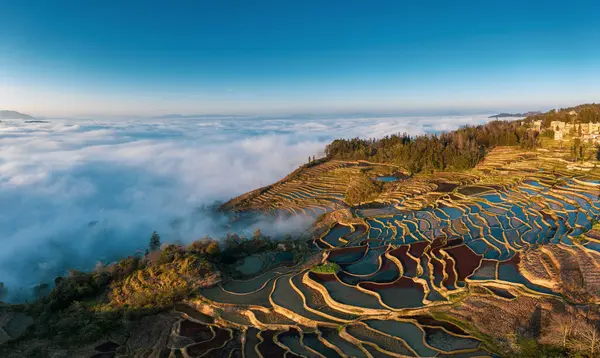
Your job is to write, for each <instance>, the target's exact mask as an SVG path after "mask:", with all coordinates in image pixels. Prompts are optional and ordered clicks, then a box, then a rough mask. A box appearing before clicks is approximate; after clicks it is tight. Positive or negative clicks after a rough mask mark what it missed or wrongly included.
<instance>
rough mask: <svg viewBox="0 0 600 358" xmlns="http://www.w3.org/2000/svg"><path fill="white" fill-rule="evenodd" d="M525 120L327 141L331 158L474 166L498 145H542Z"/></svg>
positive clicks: (413, 167) (419, 166) (423, 168)
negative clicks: (434, 131) (421, 132)
mask: <svg viewBox="0 0 600 358" xmlns="http://www.w3.org/2000/svg"><path fill="white" fill-rule="evenodd" d="M522 124H523V121H502V120H496V121H492V122H489V123H487V124H484V125H477V126H470V125H468V126H464V127H462V128H459V129H457V130H455V131H451V132H443V133H441V134H424V135H418V136H410V135H408V134H407V133H402V134H393V135H389V136H386V137H384V138H381V139H360V138H353V139H337V140H334V141H333V142H332V143H331V144H329V145H327V147H326V149H325V154H326V156H327V158H329V159H342V160H369V161H373V162H379V163H391V164H395V165H399V166H403V167H405V168H407V169H409V170H410V171H411V172H413V173H418V172H433V171H443V170H463V169H469V168H473V167H474V166H475V165H477V163H479V162H480V161H481V160H482V159H483V158H484V157H485V155H486V154H487V153H488V151H489V150H490V149H492V148H494V147H496V146H521V147H522V148H526V149H533V148H535V147H537V146H538V145H539V140H538V135H539V133H538V132H537V131H533V130H530V129H528V128H527V127H526V126H523V125H522Z"/></svg>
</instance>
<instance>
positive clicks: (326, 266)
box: [311, 262, 341, 274]
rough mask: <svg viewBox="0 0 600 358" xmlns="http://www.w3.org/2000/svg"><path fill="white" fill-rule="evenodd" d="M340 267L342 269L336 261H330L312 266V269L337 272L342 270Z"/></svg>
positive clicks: (313, 270)
mask: <svg viewBox="0 0 600 358" xmlns="http://www.w3.org/2000/svg"><path fill="white" fill-rule="evenodd" d="M340 269H341V268H340V265H338V264H336V263H335V262H328V263H326V264H321V265H317V266H313V267H312V268H311V271H312V272H315V273H329V274H335V273H338V272H339V271H340Z"/></svg>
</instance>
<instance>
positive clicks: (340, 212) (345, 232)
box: [178, 147, 600, 357]
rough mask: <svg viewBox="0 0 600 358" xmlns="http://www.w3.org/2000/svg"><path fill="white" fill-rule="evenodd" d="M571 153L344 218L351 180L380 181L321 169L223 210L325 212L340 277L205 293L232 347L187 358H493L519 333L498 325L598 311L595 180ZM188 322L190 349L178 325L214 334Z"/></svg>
mask: <svg viewBox="0 0 600 358" xmlns="http://www.w3.org/2000/svg"><path fill="white" fill-rule="evenodd" d="M566 154H568V153H565V151H564V150H560V149H552V150H538V151H533V152H523V151H522V150H520V149H517V148H512V147H497V148H495V149H494V150H493V151H492V152H491V153H490V154H489V155H488V156H487V158H486V159H485V160H484V161H483V162H481V163H480V164H479V165H478V166H477V167H475V168H474V169H473V170H471V171H470V172H467V173H465V172H461V173H448V172H445V173H439V174H431V175H414V176H412V177H410V178H405V179H402V180H398V181H392V182H389V183H386V184H385V185H386V187H385V189H384V191H383V192H382V193H381V194H380V195H379V196H378V197H377V198H376V199H375V200H374V202H376V203H377V205H371V207H368V208H361V207H360V206H359V207H346V206H345V205H344V203H343V201H342V200H341V199H340V197H341V196H342V194H341V193H343V192H344V188H345V187H347V185H348V181H349V180H351V178H352V176H353V174H356V173H358V172H360V171H366V172H370V171H375V172H377V171H380V170H383V169H382V168H381V167H380V166H378V165H376V164H371V163H368V162H337V161H336V162H326V163H322V164H317V165H315V166H313V167H311V168H308V169H304V170H303V171H302V172H300V173H298V176H299V178H300V179H287V180H285V181H283V182H280V183H277V184H275V185H274V186H272V187H270V188H268V189H266V190H265V189H262V190H260V191H258V192H255V193H251V194H250V195H248V196H246V197H243V198H239V199H238V200H236V202H235V203H228V204H227V206H229V207H231V208H234V209H235V210H247V209H254V210H256V209H261V210H265V211H267V212H273V211H277V210H281V211H289V212H293V213H297V212H309V213H312V212H314V213H320V212H324V211H327V212H328V214H327V215H325V217H324V218H322V219H321V221H320V222H319V223H318V224H317V225H316V227H315V228H314V231H313V232H312V234H313V237H312V240H311V243H312V245H313V246H314V250H315V251H316V252H317V254H315V255H316V257H317V260H318V262H322V264H325V265H327V264H330V263H333V264H335V265H331V266H332V268H331V269H329V270H322V271H318V270H315V269H314V268H313V269H312V270H311V269H310V268H307V267H306V265H298V266H286V265H285V264H283V265H282V266H279V267H276V268H273V269H270V270H267V271H264V272H261V273H260V274H259V275H257V276H256V277H254V278H249V279H246V280H233V281H229V282H225V283H222V284H220V285H219V286H217V287H213V288H208V289H203V290H201V291H200V296H201V297H200V298H199V299H198V300H192V301H190V302H188V304H189V305H190V306H192V307H194V306H196V307H210V308H209V309H208V310H207V311H206V312H204V313H206V314H208V315H210V316H213V317H215V318H214V319H215V321H214V322H215V323H216V324H217V326H220V327H227V328H228V329H229V331H228V333H227V334H224V335H225V336H227V339H225V338H223V337H222V335H215V336H214V338H213V340H212V341H208V342H203V343H196V344H190V345H188V346H187V347H186V348H185V349H184V350H183V351H184V352H185V353H186V355H189V356H193V357H198V356H201V355H202V354H205V353H206V352H208V351H209V350H210V349H216V348H218V351H219V352H223V353H219V354H222V355H224V356H227V355H229V356H240V357H241V356H242V354H245V355H244V356H247V357H248V356H255V355H259V356H262V357H268V356H271V355H275V356H307V357H311V356H324V357H330V356H349V357H405V356H413V357H416V356H423V357H430V356H440V357H444V356H456V357H467V356H468V357H472V356H488V355H489V354H490V352H489V350H488V349H490V348H493V347H490V346H488V343H490V342H488V341H487V340H488V337H490V336H493V335H497V334H498V333H503V332H502V330H505V329H509V328H512V327H502V326H499V325H495V324H494V323H493V318H494V317H496V316H505V317H513V318H514V319H517V320H519V319H521V320H529V319H531V318H532V317H533V318H534V316H535V314H536V312H537V311H532V310H531V307H532V306H534V304H535V302H543V307H544V308H542V310H543V311H542V312H541V314H542V316H543V315H546V314H547V312H545V310H551V309H557V308H555V306H560V305H561V301H566V302H586V303H597V302H598V300H599V299H600V296H599V295H600V292H598V290H597V288H598V279H600V272H599V268H600V256H599V255H600V240H599V239H600V237H598V236H596V235H597V234H594V233H595V231H594V230H592V231H590V230H591V229H593V227H594V226H595V225H596V224H597V219H598V218H599V216H600V203H599V202H598V195H599V194H600V180H599V179H600V176H596V175H594V174H593V173H591V172H590V173H585V174H583V173H582V172H579V171H574V170H570V169H568V168H567V166H568V164H567V163H568V162H567V161H564V162H563V161H561V160H560V159H559V158H561V157H563V156H565V155H566ZM386 169H388V168H386ZM394 170H397V169H394ZM307 177H308V178H310V180H305V178H307ZM338 193H339V194H338ZM336 194H337V195H336ZM332 209H333V210H334V211H331V210H332ZM264 259H265V258H263V257H261V260H264ZM317 267H318V266H317ZM327 271H329V272H327ZM204 302H210V305H205V304H203V303H204ZM538 314H540V312H538ZM504 319H505V318H504ZM190 321H191V322H190ZM466 322H469V323H468V324H467V323H466ZM180 324H181V325H182V326H180V328H179V331H178V332H179V334H180V335H181V336H184V337H188V338H191V339H193V336H190V335H189V333H185V332H184V331H183V330H182V328H181V327H184V325H194V324H196V325H197V328H198V329H200V328H199V327H206V326H202V325H203V324H205V323H202V322H201V321H200V320H198V319H194V317H193V316H188V320H184V321H182V322H181V323H180ZM205 329H208V328H205ZM213 329H215V326H213ZM240 331H241V332H243V333H240ZM186 334H187V335H186ZM242 341H244V344H242V343H241V342H242ZM190 342H191V341H190Z"/></svg>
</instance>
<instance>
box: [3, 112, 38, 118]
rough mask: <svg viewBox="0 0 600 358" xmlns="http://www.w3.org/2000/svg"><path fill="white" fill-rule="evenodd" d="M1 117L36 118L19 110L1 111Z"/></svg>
mask: <svg viewBox="0 0 600 358" xmlns="http://www.w3.org/2000/svg"><path fill="white" fill-rule="evenodd" d="M0 119H34V117H32V116H30V115H28V114H24V113H20V112H17V111H0Z"/></svg>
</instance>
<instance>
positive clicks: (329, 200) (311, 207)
mask: <svg viewBox="0 0 600 358" xmlns="http://www.w3.org/2000/svg"><path fill="white" fill-rule="evenodd" d="M400 170H401V169H400V168H398V167H395V166H391V165H384V164H373V163H368V162H346V161H339V160H331V161H326V162H321V163H319V162H317V163H315V164H311V165H309V166H303V167H301V168H300V169H298V170H296V171H295V172H293V173H292V174H290V175H288V176H287V177H286V178H284V179H283V180H281V181H279V182H277V183H275V184H273V185H269V186H267V187H264V188H260V189H257V190H255V191H252V192H250V193H247V194H244V195H242V196H240V197H238V198H234V199H232V200H231V201H229V202H227V203H225V204H224V205H223V207H222V208H223V209H225V210H229V211H245V210H258V211H262V212H265V213H269V214H306V215H310V216H315V217H317V216H319V215H322V214H324V213H326V212H329V211H332V210H336V209H340V208H344V207H347V205H346V203H345V202H344V196H345V193H346V190H347V189H348V186H349V185H350V184H351V183H352V181H353V180H356V178H358V177H359V176H360V175H361V173H368V174H369V175H371V176H372V177H374V178H376V177H377V176H380V175H385V174H390V173H397V172H400ZM402 175H403V174H402Z"/></svg>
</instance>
